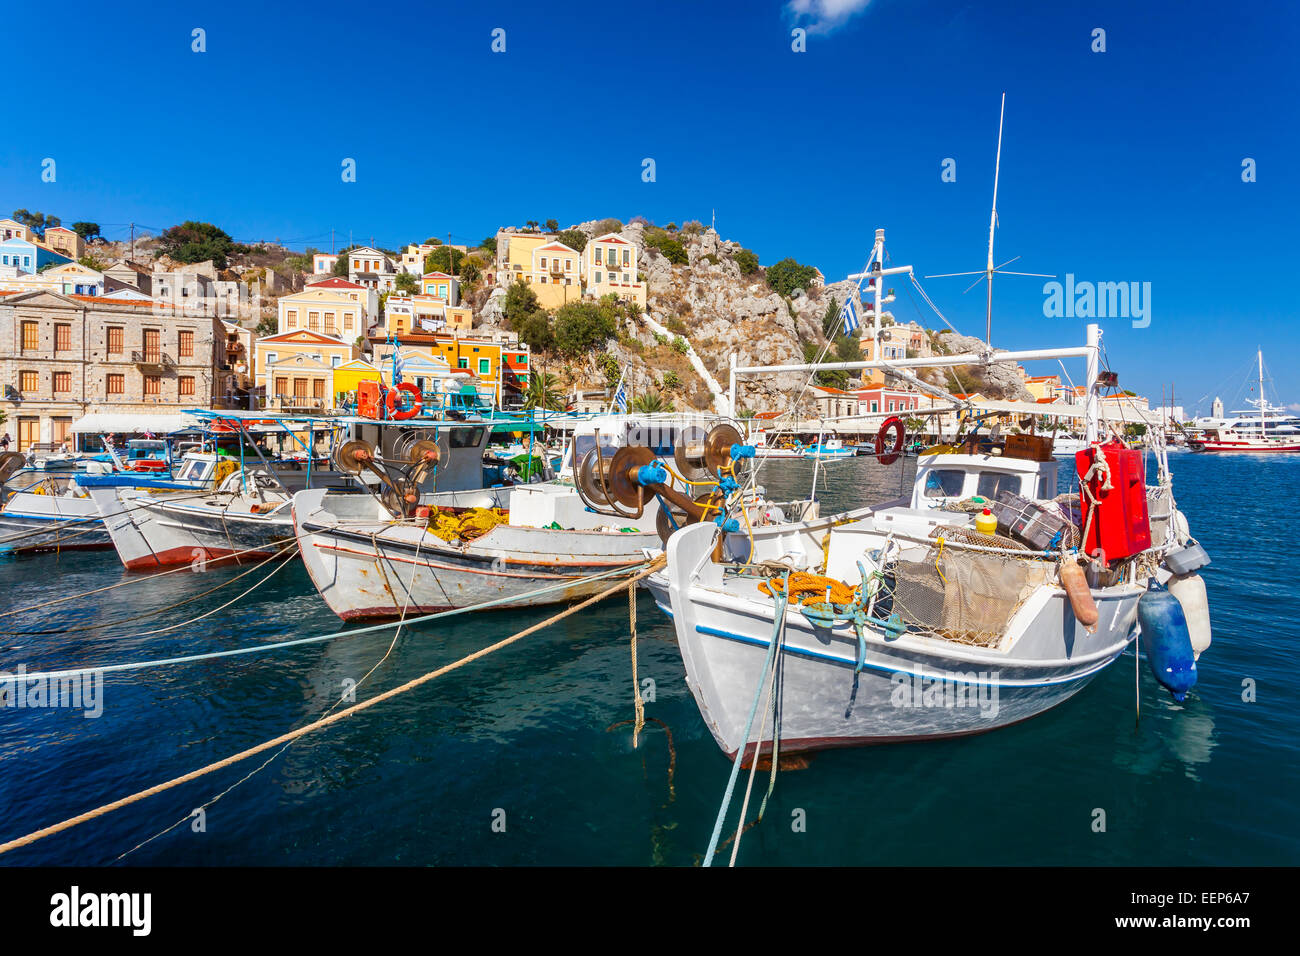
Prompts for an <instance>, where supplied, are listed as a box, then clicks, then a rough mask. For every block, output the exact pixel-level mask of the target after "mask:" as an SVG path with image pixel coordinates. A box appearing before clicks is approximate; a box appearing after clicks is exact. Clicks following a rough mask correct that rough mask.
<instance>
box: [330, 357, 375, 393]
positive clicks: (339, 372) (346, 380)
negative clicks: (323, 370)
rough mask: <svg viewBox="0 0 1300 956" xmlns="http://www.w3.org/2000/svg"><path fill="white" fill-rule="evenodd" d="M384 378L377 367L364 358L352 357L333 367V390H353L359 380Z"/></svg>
mask: <svg viewBox="0 0 1300 956" xmlns="http://www.w3.org/2000/svg"><path fill="white" fill-rule="evenodd" d="M383 380H384V376H383V374H382V373H381V372H380V371H379V367H378V366H376V365H372V364H371V363H370V362H367V361H366V360H365V359H360V358H359V359H353V360H352V361H351V362H344V363H343V364H342V365H340V366H339V367H338V368H336V369H334V391H335V392H355V391H356V390H357V383H359V382H380V381H383Z"/></svg>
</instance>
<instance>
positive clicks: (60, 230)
mask: <svg viewBox="0 0 1300 956" xmlns="http://www.w3.org/2000/svg"><path fill="white" fill-rule="evenodd" d="M45 245H46V246H47V247H48V248H50V249H53V250H54V251H55V252H57V253H58V254H59V255H61V256H67V257H68V258H69V259H80V258H81V257H82V256H84V255H85V254H86V240H85V239H82V238H81V236H79V235H77V234H76V233H75V232H73V231H72V230H71V229H68V228H67V227H65V226H50V227H49V228H47V229H46V230H45Z"/></svg>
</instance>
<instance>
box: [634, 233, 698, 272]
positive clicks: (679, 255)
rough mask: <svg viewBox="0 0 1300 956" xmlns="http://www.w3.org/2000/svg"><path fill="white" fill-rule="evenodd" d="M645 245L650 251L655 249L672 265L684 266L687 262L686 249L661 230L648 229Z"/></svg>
mask: <svg viewBox="0 0 1300 956" xmlns="http://www.w3.org/2000/svg"><path fill="white" fill-rule="evenodd" d="M645 244H646V246H647V247H648V248H650V249H657V250H659V252H660V253H661V254H662V255H663V257H664V258H665V259H667V260H668V261H669V262H671V263H673V264H674V265H679V266H680V265H685V264H686V262H687V261H688V260H689V258H690V257H689V256H688V255H687V254H686V247H685V246H683V245H682V244H681V243H680V242H679V241H678V240H677V239H675V238H673V237H672V236H670V235H669V234H668V233H667V232H666V231H665V230H663V229H650V230H647V231H646V233H645Z"/></svg>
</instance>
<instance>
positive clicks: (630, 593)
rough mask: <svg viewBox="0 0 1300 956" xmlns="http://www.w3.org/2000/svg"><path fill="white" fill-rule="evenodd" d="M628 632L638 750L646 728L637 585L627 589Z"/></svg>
mask: <svg viewBox="0 0 1300 956" xmlns="http://www.w3.org/2000/svg"><path fill="white" fill-rule="evenodd" d="M627 616H628V630H629V631H631V634H632V700H633V701H634V704H635V707H636V722H635V724H634V726H633V727H632V749H633V750H636V748H637V746H638V742H639V741H640V739H641V728H642V727H644V726H645V701H643V700H642V699H641V681H640V679H639V678H638V677H637V667H636V585H635V584H629V585H628V588H627Z"/></svg>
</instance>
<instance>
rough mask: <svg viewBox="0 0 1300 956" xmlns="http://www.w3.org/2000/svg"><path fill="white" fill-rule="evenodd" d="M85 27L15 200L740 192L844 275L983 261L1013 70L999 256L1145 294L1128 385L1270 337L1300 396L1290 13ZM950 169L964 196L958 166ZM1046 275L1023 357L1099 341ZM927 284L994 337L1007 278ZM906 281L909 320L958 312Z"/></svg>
mask: <svg viewBox="0 0 1300 956" xmlns="http://www.w3.org/2000/svg"><path fill="white" fill-rule="evenodd" d="M51 16H54V14H53V13H52V12H51V8H47V7H41V6H39V5H36V4H19V5H17V6H16V8H15V9H14V10H11V11H8V12H7V13H6V17H7V25H8V26H9V28H10V29H9V30H8V33H9V36H10V37H11V38H18V37H41V36H48V35H50V29H51V26H50V24H49V22H48V20H49V18H50V17H51ZM57 16H58V18H59V19H62V20H66V22H67V23H74V24H75V25H76V29H68V30H63V29H62V28H60V29H58V31H57V33H58V37H59V43H58V46H57V49H56V50H51V49H49V48H46V47H44V46H43V45H42V44H39V43H34V42H33V43H14V42H13V41H12V40H11V43H10V44H9V45H8V46H7V49H6V58H7V61H8V63H9V67H10V69H9V71H8V75H9V76H10V77H11V78H13V77H24V78H25V80H24V83H23V84H22V89H23V90H24V91H25V92H23V93H20V94H19V95H15V96H11V97H8V98H6V106H5V120H6V122H5V135H4V136H3V137H0V215H5V214H8V213H9V212H10V211H11V210H12V209H16V208H20V207H25V208H28V209H39V210H41V211H44V212H50V213H53V214H56V215H59V216H61V217H62V218H63V220H64V221H65V222H72V221H74V220H80V219H88V220H93V221H97V222H100V223H102V224H105V232H106V234H108V235H110V236H112V237H117V236H124V235H125V233H126V227H125V223H127V222H130V221H135V222H136V223H140V224H143V225H146V226H153V227H158V228H161V227H166V226H168V225H171V224H173V223H175V222H178V221H181V220H183V219H203V220H209V221H212V222H216V223H217V224H219V225H221V226H222V227H224V228H225V229H226V230H227V231H229V232H230V233H231V234H233V235H234V236H236V238H238V239H241V240H246V241H252V240H257V239H261V238H266V239H275V238H279V239H281V240H282V241H286V242H287V243H288V244H289V245H291V246H293V247H296V248H302V247H305V246H308V245H315V246H318V247H323V248H327V247H328V246H329V242H330V230H331V228H332V229H334V230H335V237H336V241H338V242H340V243H345V242H346V241H347V239H348V236H349V234H350V235H351V236H352V237H353V238H355V239H356V240H358V241H365V242H369V241H370V240H371V238H372V237H373V239H374V241H375V242H377V243H379V244H380V245H383V246H387V247H390V248H391V247H396V246H398V245H400V244H403V243H405V242H408V241H419V240H422V239H424V238H425V237H426V236H429V235H439V236H443V237H445V236H446V235H447V234H448V233H450V234H451V236H452V238H453V240H454V241H471V242H476V241H477V240H479V239H480V238H482V237H483V236H485V235H488V234H490V233H492V232H494V231H495V229H496V228H497V226H499V225H507V224H522V223H523V222H524V221H525V220H528V219H539V220H545V219H548V218H552V217H553V218H556V219H558V220H560V221H561V223H563V224H565V225H567V224H569V223H572V222H578V221H582V220H587V219H593V218H600V217H605V216H615V217H618V218H621V219H627V218H630V217H631V216H634V215H643V216H645V217H647V218H649V219H651V220H654V221H656V222H658V223H660V224H665V223H668V222H672V221H675V222H678V223H681V222H684V221H686V220H689V219H700V220H702V221H704V222H706V223H707V222H708V221H709V219H710V217H711V216H712V215H713V213H714V211H715V210H716V214H717V223H718V230H719V232H720V233H721V234H722V235H723V236H724V237H726V238H732V239H736V240H739V241H741V242H743V243H744V244H745V245H747V246H748V247H750V248H752V249H754V250H755V251H756V252H757V253H758V254H759V256H760V258H761V259H762V261H763V262H764V263H765V264H769V263H771V262H774V261H776V260H778V259H780V258H783V257H785V256H794V257H795V258H797V259H799V260H800V261H803V262H808V263H811V264H814V265H817V266H819V267H820V268H821V269H822V270H823V271H824V272H825V273H826V275H827V276H828V278H830V279H836V278H841V277H843V276H844V275H845V274H847V273H849V272H852V271H856V270H857V269H858V268H859V267H860V266H861V264H862V262H863V261H864V259H865V257H866V255H867V253H868V251H869V248H870V244H871V240H872V235H873V230H874V229H875V228H877V227H883V228H885V229H886V231H887V233H886V234H887V241H888V246H889V250H890V254H891V257H892V261H893V263H895V264H900V263H910V264H912V265H914V266H916V267H917V271H918V274H919V275H921V276H925V275H929V274H935V273H946V272H956V271H963V270H969V269H978V268H982V267H983V264H984V259H985V245H986V242H987V230H988V216H989V203H990V199H991V193H992V174H993V155H994V150H995V146H996V137H997V120H998V101H999V96H1000V94H1001V93H1002V92H1003V91H1004V90H1005V91H1006V93H1007V118H1006V131H1005V135H1004V142H1003V161H1002V180H1001V188H1000V195H999V202H998V206H999V213H1000V228H999V230H998V234H997V247H996V259H997V261H998V262H999V263H1001V262H1002V261H1004V260H1006V259H1009V258H1011V257H1012V256H1016V255H1018V256H1020V257H1021V258H1020V259H1019V260H1018V261H1017V262H1016V263H1015V264H1014V265H1012V266H1010V267H1009V268H1012V269H1019V270H1022V271H1026V272H1042V273H1053V274H1057V275H1059V276H1062V277H1064V275H1065V274H1066V273H1072V274H1073V275H1074V276H1075V277H1076V279H1078V280H1087V281H1093V282H1103V281H1104V282H1119V281H1124V282H1134V281H1136V282H1150V283H1151V324H1150V326H1149V327H1147V328H1145V329H1135V328H1132V327H1131V323H1130V322H1129V321H1128V320H1126V319H1109V320H1103V321H1102V325H1103V327H1104V328H1105V329H1106V342H1107V352H1108V355H1109V358H1110V362H1111V365H1112V366H1113V367H1114V368H1115V369H1116V370H1117V371H1118V372H1119V374H1120V380H1121V383H1122V384H1123V385H1125V386H1127V387H1130V388H1135V389H1137V390H1138V391H1141V392H1143V393H1144V394H1147V395H1148V396H1150V397H1152V398H1153V399H1156V400H1158V399H1159V396H1160V389H1161V385H1162V384H1167V383H1169V382H1171V381H1172V382H1174V383H1175V385H1176V388H1177V393H1178V396H1179V399H1180V402H1181V401H1183V400H1185V401H1186V403H1187V404H1188V405H1189V406H1190V405H1195V404H1196V402H1197V400H1198V399H1200V398H1201V397H1202V396H1203V395H1208V394H1212V393H1215V392H1220V393H1222V394H1223V395H1224V397H1225V399H1228V400H1230V399H1231V398H1232V396H1233V395H1235V394H1237V393H1238V392H1239V386H1240V383H1241V380H1242V379H1243V378H1244V376H1245V373H1246V368H1247V365H1248V364H1249V362H1250V361H1251V359H1252V358H1253V353H1254V349H1255V348H1256V346H1257V345H1262V346H1263V347H1264V349H1265V361H1266V363H1268V364H1269V365H1270V370H1271V372H1272V375H1273V381H1272V383H1271V385H1270V387H1269V390H1270V392H1271V394H1272V396H1273V397H1280V398H1281V399H1282V400H1283V401H1284V402H1286V403H1297V402H1300V371H1297V369H1296V368H1295V363H1294V362H1293V358H1294V357H1295V356H1296V355H1297V353H1300V348H1297V346H1298V345H1300V335H1298V334H1297V332H1296V328H1295V325H1294V322H1293V319H1294V317H1295V315H1296V312H1297V309H1296V305H1295V299H1294V295H1293V294H1292V290H1291V278H1292V274H1293V272H1294V264H1295V260H1296V253H1297V249H1298V246H1300V243H1297V241H1296V238H1295V235H1296V233H1295V228H1296V227H1295V219H1296V213H1297V211H1298V210H1300V186H1297V181H1298V179H1300V171H1298V170H1297V169H1296V168H1295V164H1296V162H1297V157H1298V156H1300V133H1297V127H1296V119H1297V109H1296V104H1297V102H1298V96H1297V94H1300V80H1298V77H1300V71H1297V69H1296V68H1295V52H1294V51H1295V50H1296V49H1297V48H1298V47H1300V13H1297V7H1296V5H1295V4H1293V3H1287V2H1268V0H1263V2H1252V3H1250V4H1247V5H1242V6H1236V7H1232V8H1226V7H1224V6H1223V5H1222V4H1211V3H1208V2H1165V3H1150V4H1140V3H1131V2H1129V3H1114V2H1101V3H1039V2H1030V0H1026V2H1023V3H1010V2H1008V3H985V4H976V3H960V2H957V3H945V2H938V0H872V2H870V3H869V4H868V3H862V2H861V0H794V2H791V3H787V2H777V0H749V2H740V0H735V2H725V3H722V2H719V3H706V2H667V3H634V4H595V5H592V4H538V3H526V4H525V3H521V4H514V3H495V4H467V3H458V4H408V5H367V4H357V3H346V4H334V3H331V2H320V3H316V4H312V5H310V6H307V5H304V6H301V7H297V8H293V7H291V6H289V5H278V4H277V5H269V4H245V3H239V2H230V3H226V4H222V5H220V7H219V8H216V9H214V8H213V7H212V5H209V4H182V3H178V4H171V5H167V6H166V7H163V8H156V9H151V10H150V11H149V12H147V13H146V12H145V11H144V9H143V8H141V11H140V12H139V14H138V15H136V14H132V13H128V12H125V11H122V10H117V9H111V8H109V7H107V6H105V5H102V4H94V5H86V6H85V7H82V5H80V4H76V3H72V4H66V5H63V6H60V8H59V12H58V14H57ZM196 27H199V28H202V29H204V30H205V31H206V41H207V52H205V53H201V54H200V53H194V52H192V51H191V30H193V29H194V28H196ZM796 27H802V28H804V29H806V30H807V31H808V33H807V39H806V52H802V53H796V52H794V51H793V50H792V43H793V40H792V36H791V30H792V29H794V28H796ZM496 28H501V29H503V30H505V38H506V51H505V52H504V53H493V52H492V50H491V43H492V31H493V30H494V29H496ZM1096 28H1102V29H1104V30H1105V31H1106V51H1105V52H1104V53H1094V52H1093V51H1092V49H1091V46H1092V43H1093V39H1092V32H1093V30H1094V29H1096ZM54 58H57V61H58V63H59V64H61V65H62V66H72V67H74V68H76V69H78V70H79V71H80V72H79V74H77V75H75V78H74V79H73V80H72V81H71V83H70V85H69V86H67V87H66V88H64V89H60V88H58V87H56V86H55V85H54V84H53V83H50V82H45V81H43V80H41V79H39V77H41V76H43V75H45V74H46V73H47V72H48V71H49V69H50V67H51V64H52V62H53V59H54ZM873 107H874V108H873ZM46 157H49V158H53V159H54V160H55V161H56V163H57V180H56V182H54V183H45V182H42V181H41V163H42V160H43V159H44V158H46ZM345 157H351V158H354V159H355V160H356V162H357V181H356V182H355V183H344V182H342V180H341V177H340V168H341V167H340V164H341V162H342V161H343V159H344V158H345ZM647 157H648V158H653V159H654V161H655V171H656V181H655V182H652V183H646V182H643V181H642V178H641V172H642V161H643V159H645V158H647ZM1247 157H1249V158H1252V159H1254V160H1255V161H1256V164H1257V181H1256V182H1253V183H1244V182H1242V161H1243V160H1244V159H1245V158H1247ZM947 158H952V159H954V160H955V161H956V173H957V178H956V181H955V182H943V181H941V176H940V174H941V171H942V169H941V164H942V162H943V160H944V159H947ZM1044 281H1045V280H1042V279H1030V278H1017V277H1007V278H1004V279H1000V280H998V283H997V284H996V286H995V300H994V331H993V340H994V344H996V345H999V346H1007V347H1022V346H1023V347H1032V346H1042V345H1048V344H1053V343H1059V342H1074V341H1079V340H1081V339H1082V335H1083V320H1080V319H1065V318H1046V317H1044V314H1043V311H1044V309H1043V304H1044V299H1045V296H1044V292H1043V283H1044ZM925 284H926V286H927V288H928V290H929V291H930V293H931V295H932V296H933V297H934V298H935V300H936V302H937V303H938V304H939V306H940V308H942V309H943V310H944V311H945V313H946V314H947V315H948V317H949V318H950V319H951V320H952V321H953V322H954V324H956V325H957V326H958V328H959V329H961V330H962V331H969V332H972V333H981V332H982V330H983V322H984V297H983V294H982V291H981V290H974V291H972V292H970V293H968V294H965V295H963V294H962V290H963V289H964V288H965V287H966V285H967V282H965V281H963V280H961V279H933V280H930V281H928V282H926V283H925ZM896 287H897V288H898V301H897V302H896V303H895V305H894V311H895V313H896V314H897V315H898V317H899V318H900V319H903V320H907V319H909V318H920V319H922V320H923V321H925V322H926V323H927V324H929V325H934V324H936V322H937V320H936V319H934V317H933V316H932V315H930V314H929V313H928V312H925V313H918V312H917V310H916V308H915V307H914V306H913V303H912V300H911V298H910V297H909V296H908V295H907V294H906V292H905V291H904V288H903V285H902V284H901V283H900V284H898V285H897V286H896ZM922 308H924V307H922ZM1037 370H1038V371H1047V369H1037ZM1071 374H1075V371H1074V369H1071ZM1244 394H1248V393H1244ZM1230 404H1231V402H1230Z"/></svg>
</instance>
